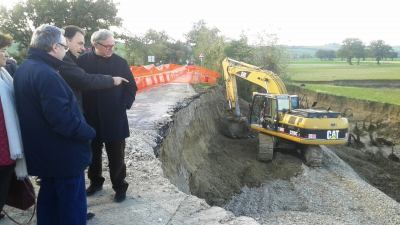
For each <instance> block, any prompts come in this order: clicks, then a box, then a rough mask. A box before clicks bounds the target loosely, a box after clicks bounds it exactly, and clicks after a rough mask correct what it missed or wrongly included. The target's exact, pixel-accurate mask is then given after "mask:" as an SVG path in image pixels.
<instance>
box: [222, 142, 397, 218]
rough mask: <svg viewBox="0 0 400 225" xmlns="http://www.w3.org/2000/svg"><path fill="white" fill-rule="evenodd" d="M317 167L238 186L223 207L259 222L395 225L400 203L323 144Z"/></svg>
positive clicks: (305, 168)
mask: <svg viewBox="0 0 400 225" xmlns="http://www.w3.org/2000/svg"><path fill="white" fill-rule="evenodd" d="M323 151H324V163H323V166H322V167H321V168H309V167H307V166H303V167H304V168H303V173H302V174H300V175H298V176H296V177H294V178H292V179H290V180H289V181H282V180H276V181H273V182H268V183H265V184H264V185H263V186H262V187H260V188H246V187H245V188H243V189H242V193H241V194H239V195H236V196H235V197H234V198H233V199H232V201H231V202H229V203H228V204H227V205H226V207H225V208H227V209H228V210H231V211H232V212H234V214H235V215H246V216H251V217H253V218H255V219H256V220H257V221H258V222H260V223H261V224H271V225H272V224H346V225H347V224H348V225H350V224H351V225H356V224H360V225H373V224H376V225H378V224H392V225H396V224H400V204H399V203H398V202H396V201H394V200H393V199H391V198H390V197H388V196H387V195H385V194H384V193H382V192H381V191H379V190H378V189H376V188H374V187H373V186H371V185H369V184H368V183H366V182H365V181H364V180H362V179H361V178H360V177H359V176H358V175H357V174H356V173H355V172H354V171H353V169H352V168H351V167H350V166H348V165H347V164H346V163H344V162H343V161H342V160H341V159H340V158H339V157H337V156H336V155H335V154H334V153H333V152H332V151H331V150H330V149H328V148H327V147H325V146H323Z"/></svg>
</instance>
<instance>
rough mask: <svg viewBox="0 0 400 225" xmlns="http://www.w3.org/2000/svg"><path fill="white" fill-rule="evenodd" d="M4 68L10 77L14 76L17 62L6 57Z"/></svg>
mask: <svg viewBox="0 0 400 225" xmlns="http://www.w3.org/2000/svg"><path fill="white" fill-rule="evenodd" d="M4 68H5V69H6V70H7V72H8V73H9V74H10V75H11V76H12V77H14V73H15V71H17V64H16V63H15V62H14V61H13V60H11V59H7V61H6V66H5V67H4Z"/></svg>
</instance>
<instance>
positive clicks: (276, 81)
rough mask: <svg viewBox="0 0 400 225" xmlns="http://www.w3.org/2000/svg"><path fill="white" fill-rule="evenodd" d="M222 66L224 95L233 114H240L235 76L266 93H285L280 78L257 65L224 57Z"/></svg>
mask: <svg viewBox="0 0 400 225" xmlns="http://www.w3.org/2000/svg"><path fill="white" fill-rule="evenodd" d="M222 67H223V70H224V79H225V86H226V96H227V100H228V102H229V108H230V109H231V110H234V111H235V116H240V109H239V104H238V94H237V85H236V77H240V78H242V79H245V80H247V81H249V82H251V83H253V84H256V85H258V86H260V87H261V88H263V89H264V90H265V92H266V93H270V94H287V90H286V87H285V85H284V84H283V82H282V80H281V78H280V77H279V76H278V75H276V74H275V73H273V72H271V71H268V70H262V69H261V68H259V67H256V66H253V65H250V64H247V63H244V62H239V61H236V60H233V59H230V58H225V59H224V60H223V61H222Z"/></svg>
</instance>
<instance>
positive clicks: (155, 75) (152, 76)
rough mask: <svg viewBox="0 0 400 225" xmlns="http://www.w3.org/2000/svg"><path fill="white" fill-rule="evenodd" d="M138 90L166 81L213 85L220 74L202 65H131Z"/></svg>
mask: <svg viewBox="0 0 400 225" xmlns="http://www.w3.org/2000/svg"><path fill="white" fill-rule="evenodd" d="M131 71H132V73H133V76H134V77H135V81H136V85H137V87H138V90H139V91H142V90H145V89H147V88H151V87H155V86H158V85H161V84H166V83H190V84H198V83H204V84H209V85H215V84H216V83H217V80H218V78H219V77H220V74H219V73H217V72H215V71H212V70H209V69H206V68H204V67H200V66H195V65H190V66H182V65H177V64H163V65H161V66H155V65H153V64H152V65H146V66H131Z"/></svg>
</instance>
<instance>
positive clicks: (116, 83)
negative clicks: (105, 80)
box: [113, 77, 129, 86]
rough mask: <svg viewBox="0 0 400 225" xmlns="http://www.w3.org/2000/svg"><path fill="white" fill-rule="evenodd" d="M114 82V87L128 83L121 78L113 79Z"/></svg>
mask: <svg viewBox="0 0 400 225" xmlns="http://www.w3.org/2000/svg"><path fill="white" fill-rule="evenodd" d="M113 80H114V86H118V85H120V84H122V83H123V82H126V83H129V81H128V80H127V79H125V78H122V77H113Z"/></svg>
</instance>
